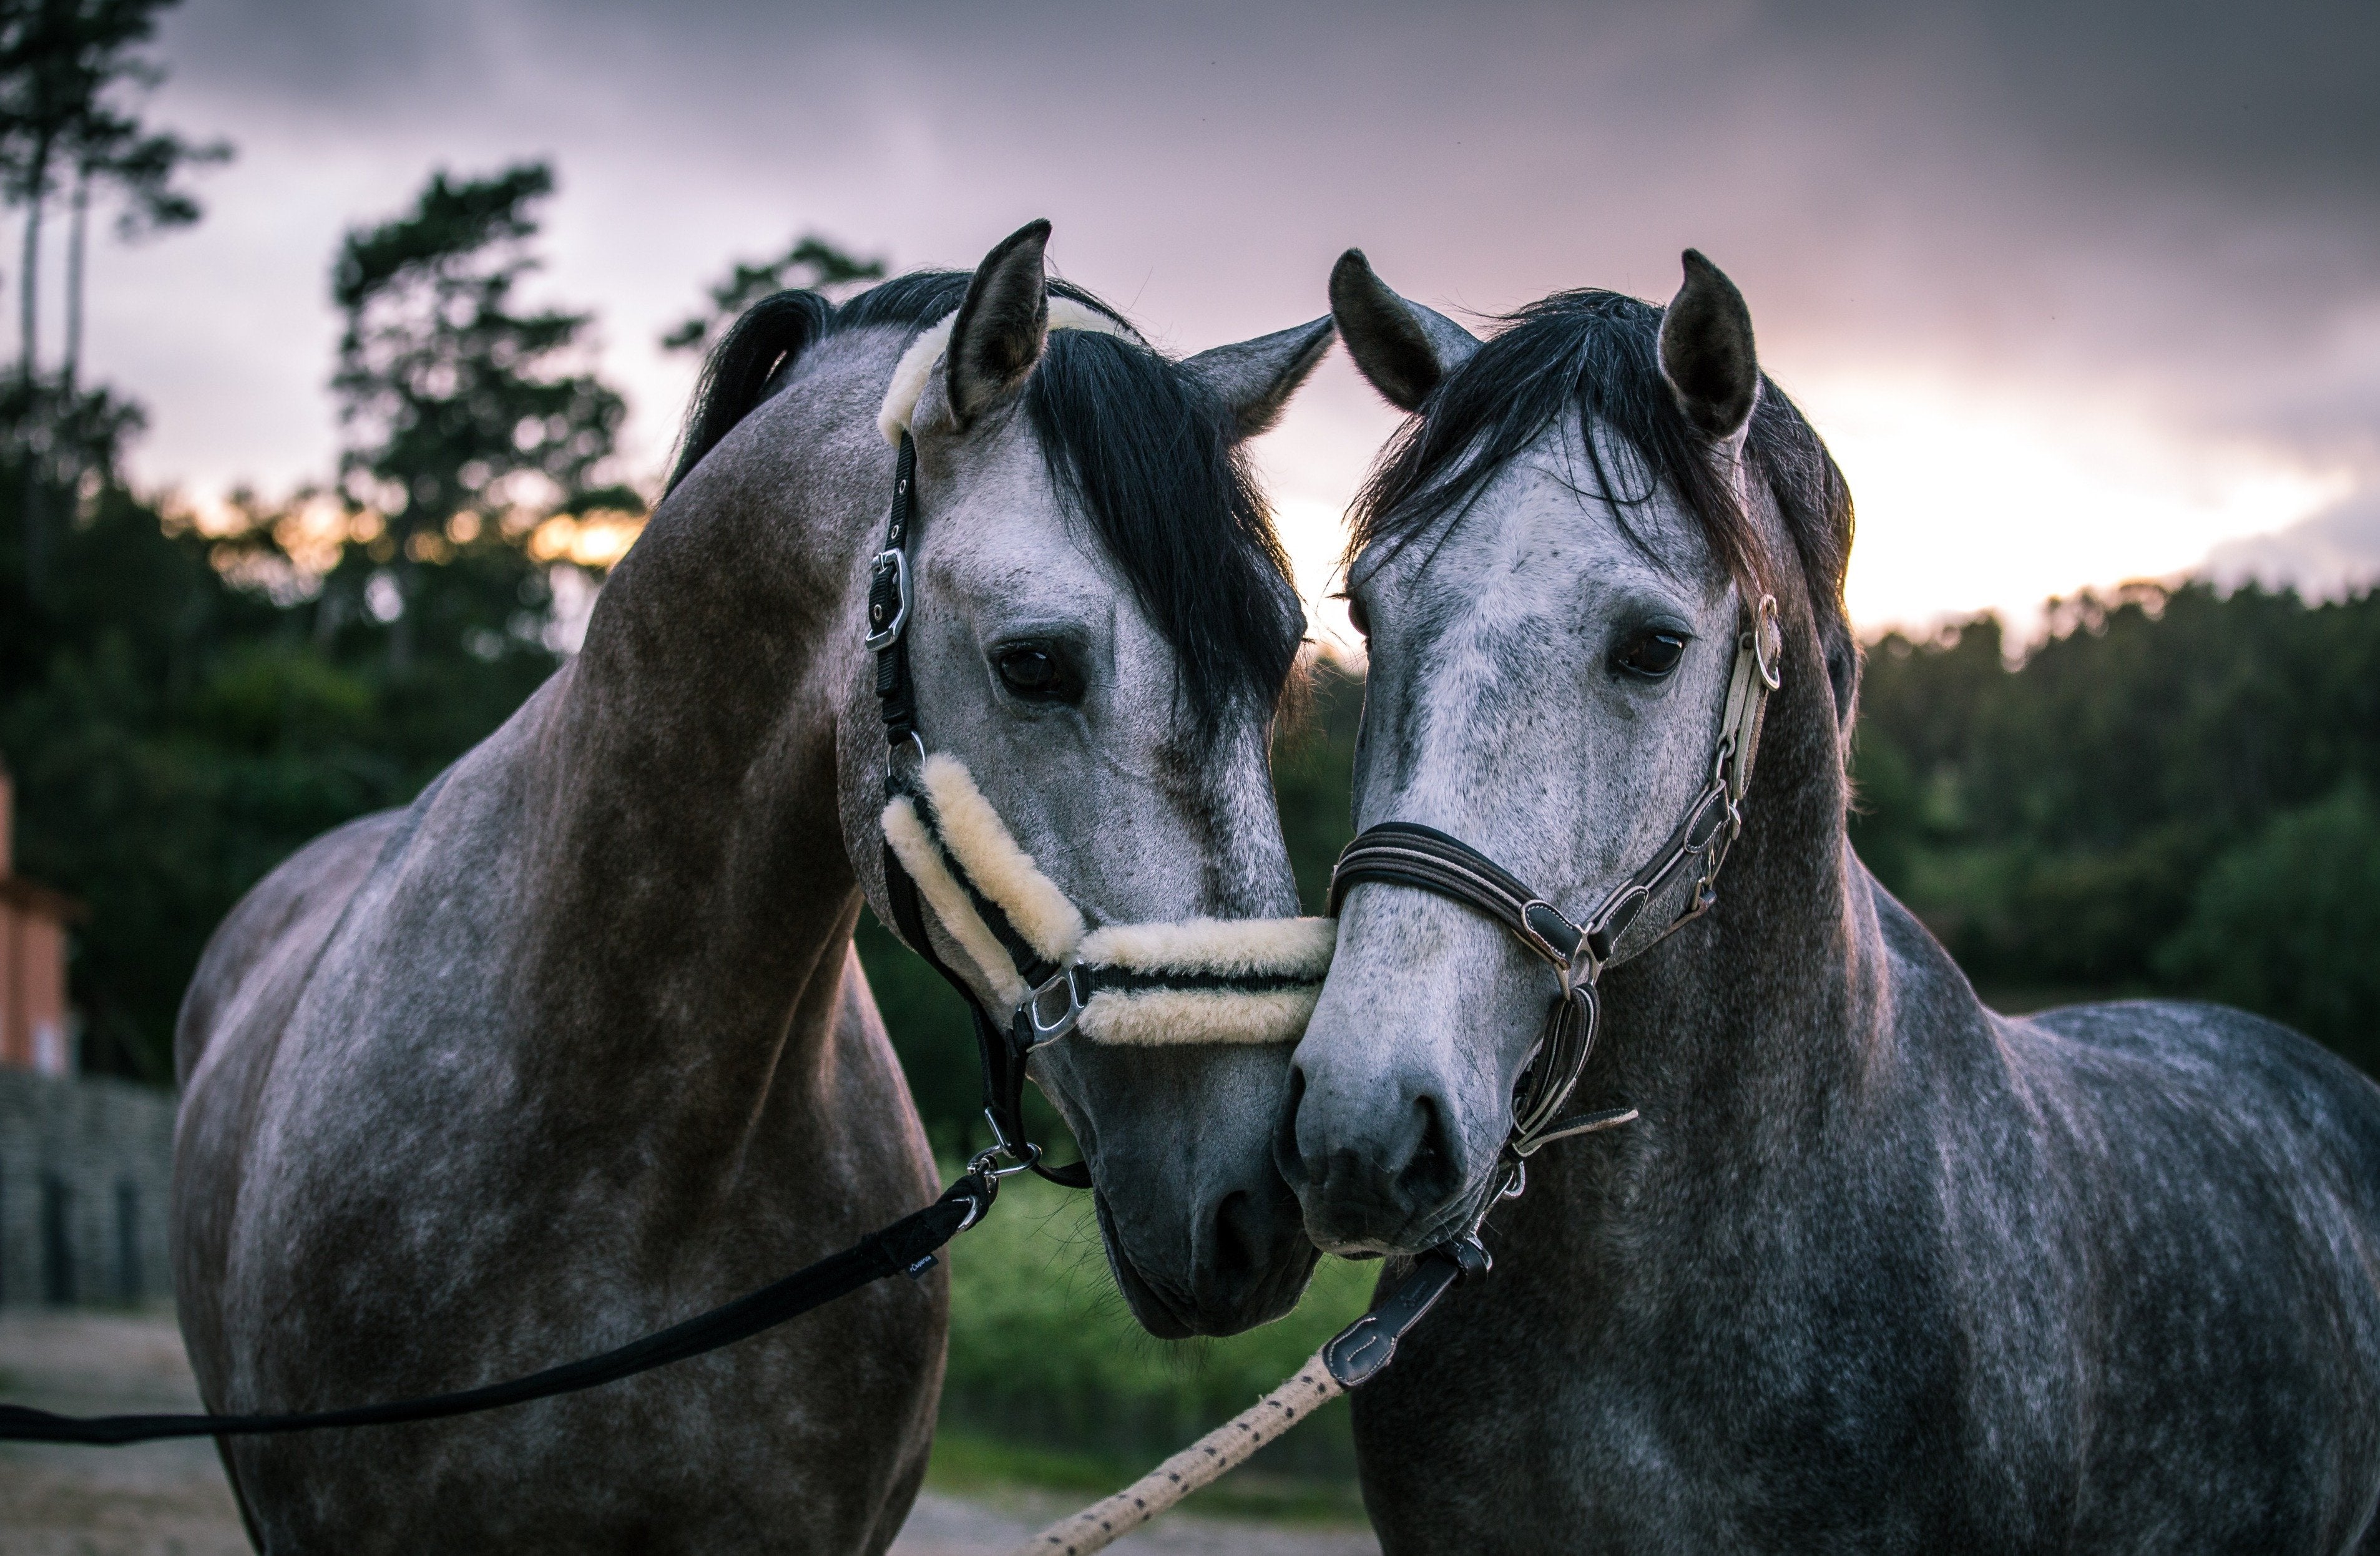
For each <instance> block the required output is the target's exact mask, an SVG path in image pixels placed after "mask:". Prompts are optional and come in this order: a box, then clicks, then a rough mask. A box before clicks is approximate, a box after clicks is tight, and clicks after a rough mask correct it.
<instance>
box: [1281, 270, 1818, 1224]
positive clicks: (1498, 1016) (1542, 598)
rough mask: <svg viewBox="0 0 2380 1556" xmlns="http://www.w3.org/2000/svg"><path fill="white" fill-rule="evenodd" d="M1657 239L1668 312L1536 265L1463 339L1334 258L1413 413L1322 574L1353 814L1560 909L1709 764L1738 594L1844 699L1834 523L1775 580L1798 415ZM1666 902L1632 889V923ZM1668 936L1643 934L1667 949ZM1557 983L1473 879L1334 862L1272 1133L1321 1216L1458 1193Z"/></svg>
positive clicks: (1401, 399) (1736, 325) (1683, 880)
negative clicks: (1472, 860) (1341, 867)
mask: <svg viewBox="0 0 2380 1556" xmlns="http://www.w3.org/2000/svg"><path fill="white" fill-rule="evenodd" d="M1685 264H1686V278H1685V283H1684V286H1683V287H1682V290H1681V291H1680V292H1679V294H1678V296H1677V298H1676V299H1675V300H1674V301H1673V302H1672V303H1671V304H1670V307H1669V308H1668V309H1667V310H1661V309H1658V308H1656V307H1654V306H1652V305H1650V304H1646V303H1643V302H1639V301H1636V300H1635V299H1633V298H1623V297H1619V296H1616V295H1614V294H1611V293H1607V292H1573V293H1563V294H1559V295H1557V296H1555V297H1552V298H1547V299H1545V300H1544V301H1541V302H1538V303H1536V304H1534V305H1532V306H1530V307H1529V308H1526V309H1524V310H1522V311H1521V312H1520V313H1518V314H1517V315H1515V316H1514V317H1513V319H1512V321H1511V322H1510V324H1509V327H1508V328H1506V329H1504V330H1503V331H1502V332H1500V333H1499V334H1496V335H1495V336H1494V337H1493V338H1491V339H1488V340H1487V341H1484V342H1483V341H1481V340H1480V339H1478V338H1476V337H1475V336H1474V335H1472V334H1470V332H1468V331H1466V330H1464V329H1463V327H1462V326H1460V325H1458V324H1455V323H1454V322H1451V321H1450V320H1447V319H1445V318H1443V317H1441V316H1439V315H1438V314H1435V313H1433V312H1431V311H1430V310H1427V309H1424V308H1421V307H1419V306H1418V305H1416V304H1413V303H1410V302H1408V301H1406V300H1405V299H1403V298H1400V297H1398V296H1397V295H1396V294H1395V293H1394V292H1392V291H1390V289H1389V288H1388V287H1387V286H1385V285H1383V284H1382V283H1381V282H1380V281H1379V280H1378V278H1377V277H1376V276H1375V275H1374V274H1373V273H1372V271H1371V269H1370V267H1369V265H1368V264H1367V263H1366V261H1364V259H1363V256H1362V255H1361V254H1359V253H1354V252H1351V253H1350V254H1348V255H1347V256H1346V257H1345V258H1344V259H1342V261H1341V262H1340V265H1339V267H1338V269H1337V271H1336V272H1335V273H1334V274H1333V277H1332V284H1331V303H1332V308H1333V311H1334V313H1335V315H1336V317H1337V319H1338V322H1339V325H1340V330H1341V333H1342V337H1343V338H1344V339H1345V340H1346V341H1347V344H1348V348H1349V351H1350V353H1351V355H1352V356H1353V357H1354V360H1355V362H1356V365H1357V366H1358V368H1359V369H1361V370H1362V371H1364V373H1365V375H1366V377H1367V378H1368V379H1369V380H1370V381H1371V382H1372V383H1373V384H1374V386H1375V387H1376V388H1378V390H1379V391H1380V392H1381V393H1382V394H1383V395H1386V396H1387V397H1388V398H1389V399H1390V400H1391V401H1392V402H1393V403H1395V404H1397V405H1398V406H1399V407H1402V408H1403V409H1405V410H1408V411H1411V412H1415V416H1414V418H1413V419H1412V420H1411V421H1409V422H1408V423H1407V425H1406V427H1405V429H1404V430H1403V432H1402V433H1401V434H1400V437H1399V439H1398V441H1397V442H1396V443H1395V444H1392V445H1391V447H1390V450H1389V451H1388V452H1387V453H1386V454H1385V455H1384V456H1383V458H1382V461H1381V463H1380V464H1379V466H1378V468H1376V470H1375V472H1374V474H1373V476H1372V478H1371V480H1370V482H1369V484H1368V485H1367V487H1366V491H1365V492H1364V494H1363V496H1362V498H1361V499H1360V500H1359V502H1358V504H1357V507H1356V513H1355V519H1356V526H1355V536H1354V544H1353V546H1352V548H1351V556H1352V562H1351V566H1350V570H1349V575H1348V577H1349V582H1348V592H1349V598H1350V604H1351V614H1353V616H1354V620H1355V623H1356V625H1357V626H1359V627H1360V628H1361V629H1363V630H1364V631H1365V633H1366V638H1367V639H1368V644H1369V652H1370V671H1369V681H1368V687H1367V692H1366V709H1365V716H1364V725H1363V733H1362V735H1361V738H1360V742H1359V745H1358V748H1357V757H1356V771H1355V811H1356V821H1357V825H1358V827H1359V828H1364V827H1369V826H1372V825H1375V824H1377V823H1379V822H1383V821H1401V822H1407V823H1418V824H1420V825H1422V826H1426V827H1430V828H1434V829H1437V830H1438V831H1439V832H1442V833H1448V834H1451V836H1452V837H1454V838H1456V839H1459V840H1460V841H1461V842H1462V843H1463V844H1467V845H1470V846H1471V847H1472V848H1474V849H1476V850H1477V851H1478V852H1479V853H1481V854H1484V855H1485V856H1487V857H1488V858H1489V859H1491V860H1493V861H1494V862H1495V863H1496V864H1498V865H1500V866H1502V867H1503V868H1504V869H1506V870H1508V871H1510V872H1511V873H1512V875H1513V876H1516V877H1518V879H1519V881H1523V882H1526V883H1527V886H1528V888H1529V889H1530V890H1531V891H1532V892H1533V893H1535V894H1536V895H1537V896H1539V897H1541V898H1542V899H1543V900H1544V901H1545V902H1546V903H1548V904H1550V905H1551V906H1553V907H1555V908H1557V909H1559V910H1560V912H1561V913H1562V914H1564V915H1566V916H1567V918H1569V919H1570V920H1571V922H1572V923H1573V925H1576V924H1581V923H1584V922H1585V920H1586V919H1587V918H1588V917H1589V916H1590V915H1591V913H1592V912H1593V910H1594V909H1595V908H1596V907H1597V905H1598V904H1603V903H1607V902H1610V901H1614V900H1617V898H1616V895H1615V893H1618V891H1619V890H1620V889H1621V887H1622V886H1623V884H1624V883H1625V882H1627V881H1630V880H1631V878H1632V876H1633V875H1635V874H1637V873H1639V872H1640V868H1641V867H1644V866H1645V863H1646V861H1647V860H1648V859H1652V858H1655V857H1658V856H1659V854H1660V851H1661V850H1662V848H1663V847H1664V845H1665V843H1666V842H1667V841H1669V840H1670V839H1671V838H1672V837H1673V836H1674V835H1675V831H1676V829H1679V828H1680V827H1681V818H1682V817H1685V816H1686V815H1688V813H1689V812H1690V810H1691V809H1692V808H1694V806H1695V804H1696V803H1697V800H1698V796H1704V795H1706V793H1707V792H1709V790H1710V789H1711V787H1712V785H1713V784H1715V782H1716V780H1715V779H1714V772H1715V763H1717V762H1718V760H1719V757H1720V754H1721V740H1722V735H1723V733H1724V724H1723V721H1724V717H1725V713H1726V711H1727V708H1728V706H1729V702H1730V683H1731V679H1732V678H1733V677H1734V676H1735V675H1736V673H1737V670H1738V662H1739V657H1740V656H1739V650H1740V649H1741V647H1742V646H1743V644H1745V643H1746V642H1747V641H1748V639H1747V638H1746V634H1747V632H1751V633H1766V632H1767V631H1769V630H1770V628H1769V627H1768V626H1767V623H1766V622H1765V621H1764V620H1761V619H1759V618H1760V612H1761V604H1760V602H1762V601H1763V600H1764V599H1765V598H1766V597H1767V596H1769V595H1771V594H1773V595H1775V596H1777V597H1779V599H1782V600H1784V601H1785V602H1786V604H1785V606H1784V609H1785V614H1786V620H1785V636H1786V637H1787V638H1789V639H1791V643H1790V645H1789V647H1788V648H1787V649H1786V651H1785V664H1784V674H1785V675H1786V676H1788V677H1791V676H1795V675H1801V676H1803V684H1804V685H1805V686H1806V685H1809V684H1811V683H1813V682H1815V683H1818V684H1827V683H1828V682H1829V681H1831V683H1832V685H1833V686H1834V687H1835V688H1836V691H1837V694H1838V702H1839V708H1838V709H1837V712H1838V714H1839V715H1840V717H1844V718H1847V717H1848V712H1849V708H1850V699H1851V691H1852V675H1853V673H1854V670H1855V665H1856V657H1855V654H1854V653H1853V651H1852V643H1851V639H1850V637H1849V634H1848V631H1847V629H1846V628H1845V626H1844V624H1843V620H1842V616H1841V613H1840V605H1839V603H1838V604H1837V605H1835V606H1834V607H1833V608H1832V609H1829V608H1828V605H1827V603H1826V602H1827V601H1828V599H1829V598H1831V599H1834V600H1835V601H1837V602H1839V600H1840V549H1839V550H1837V551H1835V552H1832V553H1828V554H1827V555H1825V556H1818V557H1815V558H1805V559H1804V560H1805V561H1811V562H1814V563H1815V565H1813V566H1811V569H1810V571H1811V576H1812V577H1818V578H1819V579H1820V582H1821V587H1820V588H1818V589H1815V590H1788V589H1786V588H1785V587H1783V585H1782V583H1781V582H1779V579H1780V577H1782V575H1783V572H1784V570H1785V569H1788V568H1790V567H1791V566H1792V565H1794V558H1795V555H1796V553H1795V546H1796V545H1797V544H1800V543H1802V541H1803V540H1804V538H1805V536H1804V531H1805V530H1807V531H1808V532H1809V533H1810V534H1811V535H1815V534H1816V533H1817V531H1816V529H1814V528H1812V527H1810V526H1805V525H1801V524H1797V523H1793V522H1790V521H1789V520H1788V519H1786V518H1783V517H1780V515H1779V505H1778V502H1777V500H1776V499H1775V497H1774V496H1773V495H1772V493H1771V492H1770V484H1771V481H1770V478H1771V477H1772V475H1774V474H1775V468H1776V466H1777V465H1778V463H1779V461H1780V460H1782V459H1786V458H1789V457H1791V458H1804V459H1806V458H1807V457H1809V456H1810V454H1811V451H1812V450H1815V449H1816V444H1815V438H1814V437H1811V436H1810V435H1809V434H1808V429H1807V427H1806V424H1804V423H1803V422H1802V421H1801V419H1800V417H1799V415H1798V413H1796V412H1794V411H1793V409H1792V407H1791V404H1790V403H1789V402H1787V401H1786V400H1785V398H1784V396H1783V395H1781V394H1779V393H1778V392H1777V390H1776V389H1775V387H1774V385H1772V384H1769V383H1767V381H1766V380H1765V379H1764V378H1763V377H1762V375H1761V373H1760V371H1759V368H1758V365H1757V360H1756V358H1755V351H1754V346H1753V334H1752V323H1751V318H1750V315H1749V313H1748V311H1747V310H1746V309H1745V307H1744V304H1743V298H1742V297H1741V296H1740V295H1739V294H1738V292H1737V291H1736V289H1735V287H1734V286H1732V285H1731V284H1730V282H1729V281H1728V280H1727V278H1726V277H1725V276H1724V275H1722V274H1720V273H1719V272H1718V269H1717V268H1716V267H1714V266H1712V265H1711V264H1710V263H1709V262H1708V261H1705V260H1704V259H1703V258H1702V257H1701V256H1700V255H1699V254H1695V253H1692V252H1689V253H1688V254H1687V255H1686V259H1685ZM1815 457H1816V458H1817V459H1818V460H1820V461H1823V459H1824V455H1823V451H1822V450H1817V452H1816V454H1815ZM1826 468H1827V469H1828V471H1831V466H1827V467H1826ZM1835 486H1836V489H1838V490H1839V489H1840V480H1839V478H1838V479H1837V480H1836V481H1835ZM1848 517H1849V510H1848V505H1847V504H1844V505H1843V509H1842V514H1841V518H1842V523H1843V531H1844V532H1843V533H1842V535H1841V545H1842V546H1843V547H1847V546H1848V540H1849V536H1848ZM1822 549H1823V548H1822ZM1763 651H1764V652H1766V651H1767V649H1766V646H1765V645H1764V650H1763ZM1765 663H1766V662H1764V664H1765ZM1822 663H1823V664H1824V666H1825V668H1824V669H1821V668H1820V666H1821V664H1822ZM1745 760H1747V761H1748V760H1749V752H1748V751H1747V752H1746V753H1745ZM1730 835H1731V833H1730ZM1675 880H1676V883H1677V889H1678V890H1681V891H1691V890H1692V887H1693V885H1694V881H1693V880H1692V878H1691V874H1690V873H1688V874H1684V875H1681V876H1678V877H1676V878H1675ZM1661 890H1662V891H1669V890H1670V884H1669V883H1668V882H1665V883H1664V886H1663V887H1662V888H1661ZM1657 894H1658V893H1657ZM1693 900H1694V899H1693V898H1692V897H1682V898H1675V899H1674V900H1664V901H1657V902H1655V903H1653V904H1651V905H1650V906H1647V907H1646V908H1645V912H1644V913H1643V914H1642V916H1641V918H1639V920H1638V926H1639V928H1638V932H1637V934H1636V936H1635V940H1636V941H1638V942H1642V941H1644V940H1645V939H1646V938H1647V935H1646V932H1645V930H1647V929H1648V928H1649V927H1651V926H1655V925H1656V924H1658V925H1660V926H1663V927H1666V926H1667V925H1669V924H1670V923H1671V922H1672V921H1673V918H1674V916H1675V915H1676V914H1678V913H1680V912H1682V908H1683V906H1692V904H1693ZM1657 914H1658V915H1659V916H1660V917H1658V918H1657V917H1656V915H1657ZM1693 939H1694V937H1692V936H1685V935H1681V936H1679V937H1676V939H1674V940H1672V941H1671V942H1670V943H1669V944H1668V945H1665V946H1663V947H1662V949H1661V952H1660V954H1662V955H1685V954H1692V953H1691V952H1690V951H1689V950H1688V949H1686V947H1687V943H1688V942H1690V941H1691V940H1693ZM1638 948H1639V947H1638V946H1636V945H1634V944H1633V943H1626V942H1623V944H1622V946H1621V948H1620V950H1619V951H1618V953H1617V956H1620V957H1624V956H1625V955H1626V954H1630V953H1631V952H1632V951H1633V950H1634V949H1638ZM1582 954H1584V953H1582ZM1588 966H1589V968H1590V971H1589V976H1591V974H1592V971H1595V970H1599V967H1595V966H1592V965H1591V964H1588ZM1562 991H1563V985H1562V983H1561V982H1560V981H1559V980H1558V979H1557V978H1555V977H1553V976H1549V973H1548V966H1547V960H1546V959H1545V958H1544V957H1543V956H1542V955H1532V954H1530V953H1529V952H1528V950H1527V949H1525V948H1524V944H1523V943H1522V942H1520V941H1519V940H1518V939H1516V938H1514V937H1513V936H1512V935H1510V934H1508V933H1507V932H1506V931H1505V930H1504V929H1502V928H1500V927H1499V925H1498V924H1497V923H1496V922H1495V921H1493V920H1492V919H1491V918H1488V917H1487V916H1484V915H1482V914H1481V913H1479V912H1477V911H1475V909H1474V908H1473V907H1471V906H1465V905H1463V904H1462V903H1459V902H1456V901H1451V900H1449V899H1448V898H1447V897H1446V896H1444V895H1439V894H1435V893H1430V892H1426V891H1422V890H1417V889H1415V888H1414V887H1413V886H1411V885H1406V884H1399V883H1395V882H1392V881H1381V880H1378V879H1372V880H1366V881H1362V882H1361V883H1359V884H1355V885H1354V886H1353V887H1352V889H1351V890H1350V891H1349V892H1348V893H1347V895H1346V900H1345V904H1344V907H1343V917H1342V920H1341V926H1340V931H1339V945H1338V952H1337V957H1336V960H1335V961H1334V962H1333V964H1332V966H1331V969H1330V978H1329V981H1328V983H1327V984H1326V985H1325V988H1324V991H1323V993H1322V997H1321V1000H1320V1003H1319V1004H1318V1007H1317V1009H1316V1011H1315V1014H1314V1017H1313V1020H1312V1022H1311V1024H1310V1026H1309V1027H1308V1028H1307V1031H1306V1033H1305V1038H1304V1039H1303V1041H1302V1042H1301V1043H1300V1045H1299V1047H1298V1049H1297V1052H1296V1054H1295V1057H1294V1060H1293V1072H1292V1076H1291V1088H1292V1104H1291V1109H1290V1112H1289V1116H1288V1118H1287V1121H1286V1122H1285V1123H1284V1124H1283V1126H1282V1132H1281V1137H1280V1139H1279V1143H1278V1153H1277V1154H1278V1157H1279V1160H1280V1162H1281V1169H1282V1172H1283V1173H1284V1175H1285V1176H1287V1177H1288V1178H1289V1180H1290V1181H1291V1182H1292V1183H1293V1184H1294V1185H1296V1188H1297V1192H1298V1194H1299V1196H1300V1197H1301V1199H1302V1201H1303V1203H1304V1207H1305V1219H1306V1225H1307V1228H1308V1230H1309V1232H1310V1234H1312V1236H1313V1237H1314V1239H1315V1240H1316V1241H1317V1242H1318V1244H1320V1245H1321V1246H1324V1247H1326V1248H1330V1249H1335V1250H1342V1251H1348V1252H1354V1251H1358V1250H1366V1251H1378V1252H1404V1251H1410V1250H1413V1249H1415V1248H1419V1247H1424V1246H1428V1245H1430V1244H1432V1243H1434V1242H1436V1241H1438V1240H1439V1239H1441V1238H1443V1237H1446V1236H1448V1235H1450V1234H1455V1233H1458V1232H1460V1231H1461V1230H1462V1229H1463V1227H1464V1226H1465V1225H1466V1224H1468V1223H1469V1222H1470V1221H1471V1220H1472V1219H1473V1218H1475V1216H1476V1215H1477V1213H1478V1212H1479V1210H1481V1208H1482V1207H1483V1205H1484V1204H1485V1203H1486V1201H1487V1199H1488V1196H1490V1195H1491V1194H1492V1193H1494V1192H1495V1190H1496V1188H1497V1187H1498V1186H1499V1185H1500V1184H1501V1183H1502V1182H1503V1181H1505V1180H1504V1175H1503V1174H1504V1171H1505V1169H1504V1167H1503V1163H1504V1162H1505V1161H1508V1160H1509V1157H1508V1156H1507V1142H1508V1139H1509V1138H1510V1137H1511V1136H1512V1130H1513V1126H1514V1097H1515V1088H1516V1087H1519V1086H1521V1085H1522V1084H1523V1082H1524V1077H1525V1076H1527V1075H1528V1072H1529V1067H1530V1065H1531V1064H1532V1063H1533V1062H1536V1061H1537V1060H1538V1059H1539V1058H1540V1055H1539V1052H1538V1050H1539V1044H1540V1040H1541V1038H1546V1037H1547V1036H1548V1034H1549V1033H1550V1031H1551V1028H1550V1027H1548V1022H1547V1012H1548V1006H1549V1000H1550V999H1553V998H1558V997H1560V995H1561V993H1562ZM1604 1100H1609V1099H1604Z"/></svg>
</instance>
